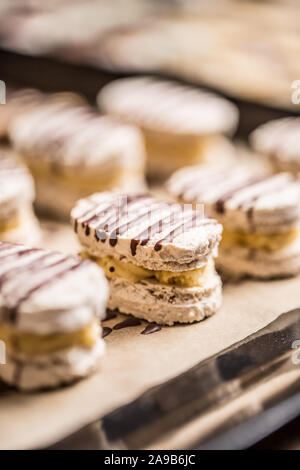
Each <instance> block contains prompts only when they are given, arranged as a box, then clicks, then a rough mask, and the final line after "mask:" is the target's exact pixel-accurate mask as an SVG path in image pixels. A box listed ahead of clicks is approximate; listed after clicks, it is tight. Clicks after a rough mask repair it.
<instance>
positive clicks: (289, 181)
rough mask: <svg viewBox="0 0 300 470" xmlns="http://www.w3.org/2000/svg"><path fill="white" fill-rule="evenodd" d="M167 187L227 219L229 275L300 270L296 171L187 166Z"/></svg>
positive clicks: (223, 261) (225, 267)
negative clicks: (292, 172)
mask: <svg viewBox="0 0 300 470" xmlns="http://www.w3.org/2000/svg"><path fill="white" fill-rule="evenodd" d="M167 190H168V192H169V194H171V195H172V196H173V197H174V198H176V199H177V200H178V201H180V202H181V203H193V204H195V203H200V202H201V203H203V204H204V205H205V210H206V211H207V213H208V214H209V215H210V216H211V217H215V218H216V219H217V220H218V221H219V222H220V223H221V224H222V225H223V228H224V231H223V237H222V243H221V245H220V253H219V257H218V259H217V264H218V268H219V269H220V271H221V272H222V273H223V275H224V276H225V278H227V279H239V278H243V277H255V278H263V279H269V278H280V277H284V276H292V275H296V274H298V273H299V272H300V231H299V219H300V183H299V181H298V180H297V179H296V178H295V177H294V176H293V175H291V174H289V173H279V174H276V175H274V174H271V173H265V172H261V171H256V170H251V169H249V168H244V167H229V168H226V169H220V168H204V167H200V166H198V167H187V168H184V169H181V170H179V171H178V172H176V173H175V174H174V175H173V176H172V177H171V178H170V180H169V181H168V183H167Z"/></svg>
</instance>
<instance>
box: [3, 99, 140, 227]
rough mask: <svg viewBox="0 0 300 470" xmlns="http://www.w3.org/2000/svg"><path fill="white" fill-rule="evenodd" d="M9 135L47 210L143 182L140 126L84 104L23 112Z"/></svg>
mask: <svg viewBox="0 0 300 470" xmlns="http://www.w3.org/2000/svg"><path fill="white" fill-rule="evenodd" d="M10 138H11V140H12V143H13V145H14V147H15V148H16V149H17V150H18V152H19V153H20V154H21V155H22V157H23V158H24V160H25V162H26V164H27V165H28V167H29V168H30V170H31V172H32V174H33V176H34V178H35V181H36V192H37V207H38V208H39V209H41V210H42V211H44V212H46V213H50V214H51V215H54V216H58V217H62V218H68V217H69V214H70V210H71V208H72V207H73V205H74V204H75V202H76V201H77V200H78V199H79V198H81V197H85V196H87V195H89V194H91V193H93V192H95V191H104V190H107V189H122V190H124V189H128V188H131V189H133V190H140V189H141V187H144V163H145V152H144V143H143V140H142V136H141V133H140V131H139V130H138V129H136V128H134V127H132V126H127V125H124V124H120V123H118V122H116V121H114V120H113V119H111V118H109V117H107V116H100V115H99V114H98V113H96V112H93V111H92V110H91V109H90V108H89V107H87V106H74V105H66V104H65V103H64V102H63V103H61V102H55V103H50V104H48V105H44V106H40V107H39V108H37V109H34V110H31V111H30V112H28V113H22V115H21V116H20V117H19V118H17V119H15V120H14V122H13V123H12V126H11V128H10Z"/></svg>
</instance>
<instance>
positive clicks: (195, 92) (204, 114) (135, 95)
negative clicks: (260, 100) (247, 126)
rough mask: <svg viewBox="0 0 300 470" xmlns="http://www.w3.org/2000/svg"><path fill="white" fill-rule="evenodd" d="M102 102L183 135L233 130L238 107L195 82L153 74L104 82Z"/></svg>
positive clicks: (147, 124)
mask: <svg viewBox="0 0 300 470" xmlns="http://www.w3.org/2000/svg"><path fill="white" fill-rule="evenodd" d="M97 102H98V105H99V107H100V109H101V110H103V111H105V112H107V113H108V114H111V115H114V116H118V117H120V118H121V119H123V120H125V121H126V122H130V123H134V124H137V125H139V126H141V127H143V128H145V129H151V130H157V131H161V132H167V133H171V134H172V133H173V134H179V135H180V134H183V135H199V136H202V135H207V134H216V133H232V132H233V131H234V130H235V128H236V125H237V122H238V111H237V109H236V107H235V106H234V105H233V104H231V103H230V102H229V101H227V100H225V99H223V98H221V97H219V96H217V95H215V94H213V93H208V92H206V91H203V90H201V89H198V88H196V87H192V86H185V85H181V84H178V83H175V82H172V81H167V80H159V79H155V78H152V77H141V78H124V79H119V80H115V81H114V82H112V83H109V84H108V85H106V86H104V87H103V88H102V90H101V91H100V92H99V95H98V99H97Z"/></svg>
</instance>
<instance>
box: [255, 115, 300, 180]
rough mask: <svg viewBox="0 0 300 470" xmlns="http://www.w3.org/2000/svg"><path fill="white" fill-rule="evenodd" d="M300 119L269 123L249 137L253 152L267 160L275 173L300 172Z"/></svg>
mask: <svg viewBox="0 0 300 470" xmlns="http://www.w3.org/2000/svg"><path fill="white" fill-rule="evenodd" d="M299 138H300V118H299V117H287V118H282V119H276V120H273V121H269V122H267V123H266V124H263V125H261V126H259V127H258V128H257V129H256V130H255V131H253V132H252V134H251V135H250V142H251V144H252V147H253V148H254V150H255V151H256V152H257V153H259V154H260V155H261V156H263V157H265V158H266V159H268V161H269V162H270V163H271V164H272V166H273V168H274V169H275V171H290V172H292V173H295V174H297V173H299V172H300V145H299Z"/></svg>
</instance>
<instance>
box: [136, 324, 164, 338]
mask: <svg viewBox="0 0 300 470" xmlns="http://www.w3.org/2000/svg"><path fill="white" fill-rule="evenodd" d="M160 330H161V326H159V325H156V324H155V323H150V325H148V326H146V328H145V329H144V330H143V331H141V335H151V334H152V333H156V332H157V331H160Z"/></svg>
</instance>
